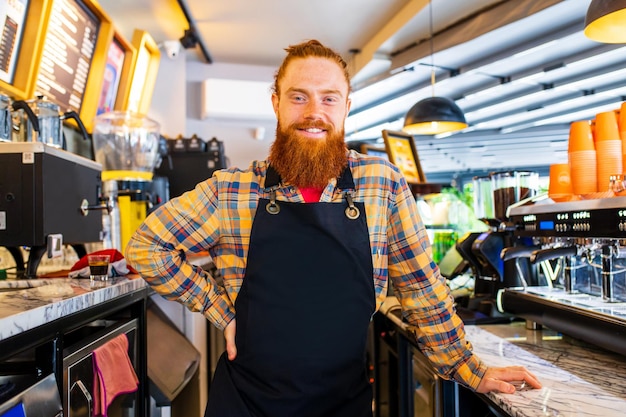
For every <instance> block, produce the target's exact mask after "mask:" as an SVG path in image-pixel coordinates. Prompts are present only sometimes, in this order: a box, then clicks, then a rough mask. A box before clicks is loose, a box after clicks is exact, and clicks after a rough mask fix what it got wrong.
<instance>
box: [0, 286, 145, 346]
mask: <svg viewBox="0 0 626 417" xmlns="http://www.w3.org/2000/svg"><path fill="white" fill-rule="evenodd" d="M146 289H147V284H146V282H145V281H144V280H143V279H139V278H135V279H131V278H128V277H116V278H111V281H110V282H109V283H108V285H107V286H105V287H100V288H93V287H92V286H91V284H90V282H89V279H70V278H51V279H34V280H5V281H0V341H3V340H6V339H8V338H11V337H13V336H17V335H19V334H21V333H24V332H27V331H29V330H33V329H36V328H39V327H41V326H45V325H46V324H48V323H51V322H53V321H55V320H58V319H63V318H65V317H67V316H70V315H72V314H76V313H81V312H83V311H86V310H88V309H90V308H95V307H98V306H100V305H105V303H108V302H113V301H115V300H116V299H118V298H120V297H133V295H135V294H136V295H137V296H138V297H145V293H144V291H146Z"/></svg>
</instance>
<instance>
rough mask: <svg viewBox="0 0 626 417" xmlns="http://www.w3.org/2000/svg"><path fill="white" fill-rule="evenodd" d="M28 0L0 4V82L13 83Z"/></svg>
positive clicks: (14, 0) (15, 0) (13, 0)
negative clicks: (0, 26) (0, 27)
mask: <svg viewBox="0 0 626 417" xmlns="http://www.w3.org/2000/svg"><path fill="white" fill-rule="evenodd" d="M27 10H28V0H12V1H4V2H2V3H1V4H0V24H1V25H2V29H1V30H2V33H1V34H0V80H2V81H6V82H7V83H9V84H11V83H13V78H14V76H15V65H16V63H17V57H18V53H19V47H20V45H21V44H22V35H23V34H24V20H25V18H26V12H27Z"/></svg>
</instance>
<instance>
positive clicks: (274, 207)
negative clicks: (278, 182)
mask: <svg viewBox="0 0 626 417" xmlns="http://www.w3.org/2000/svg"><path fill="white" fill-rule="evenodd" d="M265 210H267V212H268V213H269V214H278V213H279V212H280V207H278V204H276V189H275V188H274V189H272V190H271V191H270V202H269V203H267V204H266V205H265Z"/></svg>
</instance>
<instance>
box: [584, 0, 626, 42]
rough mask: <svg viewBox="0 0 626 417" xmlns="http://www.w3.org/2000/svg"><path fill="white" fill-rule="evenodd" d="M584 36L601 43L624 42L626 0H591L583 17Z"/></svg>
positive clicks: (625, 38)
mask: <svg viewBox="0 0 626 417" xmlns="http://www.w3.org/2000/svg"><path fill="white" fill-rule="evenodd" d="M585 36H587V37H588V38H589V39H592V40H594V41H598V42H603V43H626V0H593V1H592V2H591V4H590V5H589V8H588V9H587V16H586V17H585Z"/></svg>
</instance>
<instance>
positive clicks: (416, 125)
mask: <svg viewBox="0 0 626 417" xmlns="http://www.w3.org/2000/svg"><path fill="white" fill-rule="evenodd" d="M429 8H430V9H429V10H430V59H431V76H430V84H431V87H432V97H429V98H426V99H423V100H421V101H418V102H417V103H416V104H415V105H413V107H411V109H410V110H409V111H408V113H407V114H406V117H405V118H404V127H403V128H402V130H403V131H405V132H407V133H409V134H411V135H436V134H439V133H445V132H454V131H457V130H461V129H464V128H466V127H467V122H466V121H465V116H464V115H463V111H461V109H460V108H459V106H457V105H456V103H455V102H454V101H452V100H450V99H449V98H445V97H435V65H434V62H433V55H434V51H433V4H432V1H431V2H429Z"/></svg>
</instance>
